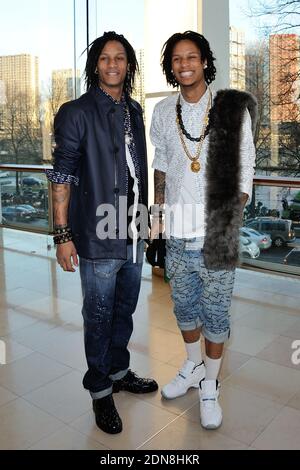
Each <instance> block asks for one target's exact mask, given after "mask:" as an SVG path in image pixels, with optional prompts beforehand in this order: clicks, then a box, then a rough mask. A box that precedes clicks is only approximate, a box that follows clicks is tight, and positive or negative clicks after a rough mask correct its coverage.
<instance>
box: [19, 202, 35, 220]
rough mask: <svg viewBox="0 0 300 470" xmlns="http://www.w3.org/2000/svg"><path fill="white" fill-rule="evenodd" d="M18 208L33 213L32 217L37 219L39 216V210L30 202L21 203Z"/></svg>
mask: <svg viewBox="0 0 300 470" xmlns="http://www.w3.org/2000/svg"><path fill="white" fill-rule="evenodd" d="M17 209H21V210H22V211H26V212H28V214H30V215H31V218H32V219H36V218H37V217H38V211H37V210H36V209H35V208H34V207H32V206H31V205H30V204H19V205H18V206H17Z"/></svg>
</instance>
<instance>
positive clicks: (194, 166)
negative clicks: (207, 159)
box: [191, 162, 201, 173]
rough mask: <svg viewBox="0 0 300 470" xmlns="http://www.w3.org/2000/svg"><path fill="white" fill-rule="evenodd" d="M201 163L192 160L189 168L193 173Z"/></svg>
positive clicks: (198, 169)
mask: <svg viewBox="0 0 300 470" xmlns="http://www.w3.org/2000/svg"><path fill="white" fill-rule="evenodd" d="M200 168H201V165H200V163H199V162H192V163H191V170H192V172H193V173H198V172H199V171H200Z"/></svg>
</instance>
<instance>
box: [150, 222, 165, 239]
mask: <svg viewBox="0 0 300 470" xmlns="http://www.w3.org/2000/svg"><path fill="white" fill-rule="evenodd" d="M164 229H165V224H164V221H163V220H162V219H160V218H159V217H153V218H152V221H151V230H150V240H155V239H156V238H159V234H160V233H163V232H164Z"/></svg>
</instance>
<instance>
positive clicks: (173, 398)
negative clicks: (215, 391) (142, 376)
mask: <svg viewBox="0 0 300 470" xmlns="http://www.w3.org/2000/svg"><path fill="white" fill-rule="evenodd" d="M190 388H199V385H191V386H190V387H189V388H187V389H186V391H185V392H184V393H181V394H180V395H176V397H168V396H167V395H165V394H164V392H163V390H161V391H160V393H161V395H162V396H163V398H165V399H166V400H175V398H180V397H184V395H186V394H187V392H188V391H189V389H190Z"/></svg>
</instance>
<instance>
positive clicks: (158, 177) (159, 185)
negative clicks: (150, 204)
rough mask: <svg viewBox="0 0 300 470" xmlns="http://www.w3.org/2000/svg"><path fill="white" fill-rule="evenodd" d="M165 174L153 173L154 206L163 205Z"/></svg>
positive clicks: (161, 172)
mask: <svg viewBox="0 0 300 470" xmlns="http://www.w3.org/2000/svg"><path fill="white" fill-rule="evenodd" d="M165 188H166V173H164V172H163V171H158V170H155V171H154V204H159V205H161V204H164V203H165Z"/></svg>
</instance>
